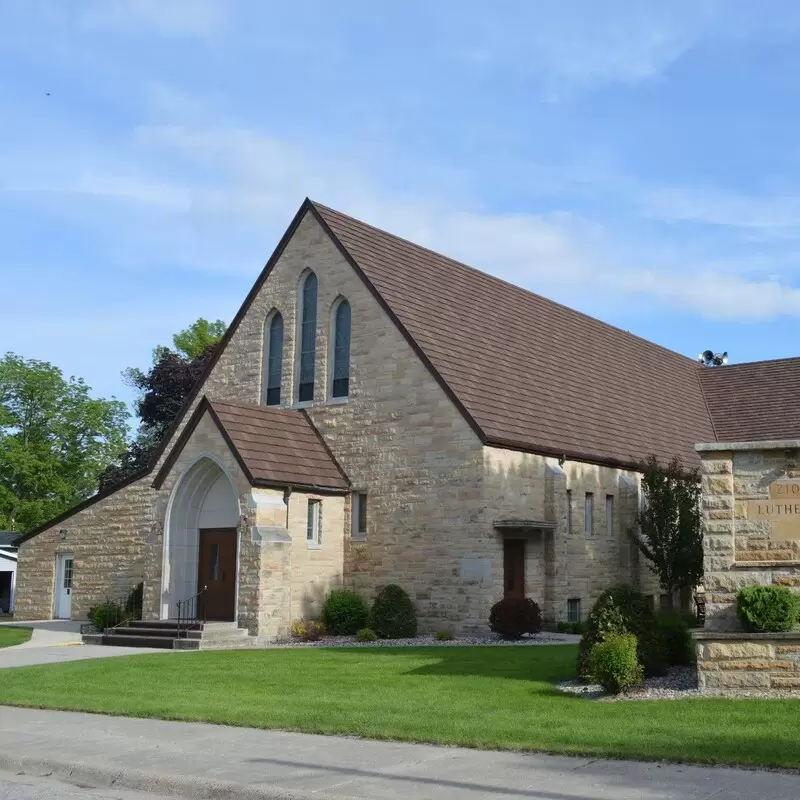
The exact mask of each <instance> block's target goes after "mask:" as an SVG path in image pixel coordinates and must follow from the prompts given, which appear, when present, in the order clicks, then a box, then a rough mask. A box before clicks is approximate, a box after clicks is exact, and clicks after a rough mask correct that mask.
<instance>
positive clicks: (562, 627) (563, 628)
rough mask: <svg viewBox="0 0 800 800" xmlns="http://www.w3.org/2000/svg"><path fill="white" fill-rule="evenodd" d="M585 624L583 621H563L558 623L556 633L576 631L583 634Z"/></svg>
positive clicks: (575, 632) (577, 633)
mask: <svg viewBox="0 0 800 800" xmlns="http://www.w3.org/2000/svg"><path fill="white" fill-rule="evenodd" d="M583 631H584V625H583V623H582V622H564V621H563V620H562V621H561V622H557V623H556V633H574V634H576V635H578V636H580V635H582V634H583Z"/></svg>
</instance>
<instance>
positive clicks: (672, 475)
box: [630, 455, 703, 594]
mask: <svg viewBox="0 0 800 800" xmlns="http://www.w3.org/2000/svg"><path fill="white" fill-rule="evenodd" d="M639 470H640V471H641V473H642V490H643V491H644V496H645V503H644V507H643V508H642V510H641V511H640V512H639V514H638V516H637V523H638V526H639V530H638V531H637V530H633V531H631V532H630V534H631V536H632V537H633V540H634V541H635V542H636V544H637V546H638V547H639V549H640V550H641V551H642V552H643V553H644V555H645V556H646V557H647V559H648V560H649V561H650V564H649V565H648V566H649V567H650V570H651V571H652V572H654V573H655V574H656V575H657V576H658V580H659V583H660V584H661V588H662V589H663V590H664V592H667V593H669V594H672V592H674V591H676V590H678V589H682V588H684V587H693V586H696V585H697V584H698V583H699V582H700V580H701V578H702V577H703V533H702V530H701V527H700V474H699V472H698V471H697V470H696V469H692V470H686V469H685V468H684V466H683V463H682V462H681V460H680V458H678V457H677V456H676V457H675V458H673V459H672V461H670V462H669V464H668V465H667V466H662V465H661V464H659V461H658V459H657V458H656V456H655V455H650V456H648V457H647V459H645V460H644V461H643V462H641V464H640V465H639Z"/></svg>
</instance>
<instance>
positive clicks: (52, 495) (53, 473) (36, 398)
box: [0, 353, 128, 531]
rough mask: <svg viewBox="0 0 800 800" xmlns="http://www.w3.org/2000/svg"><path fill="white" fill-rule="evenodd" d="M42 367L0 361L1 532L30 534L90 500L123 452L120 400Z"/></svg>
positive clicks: (123, 413) (7, 357)
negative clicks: (95, 392) (94, 392)
mask: <svg viewBox="0 0 800 800" xmlns="http://www.w3.org/2000/svg"><path fill="white" fill-rule="evenodd" d="M89 392H90V389H89V387H88V386H87V385H86V383H85V382H84V381H83V380H81V379H79V378H69V380H67V379H65V378H64V376H63V374H62V373H61V370H59V369H58V368H57V367H54V366H53V365H52V364H48V363H47V362H44V361H36V360H33V359H31V360H25V359H22V358H20V357H19V356H16V355H14V354H13V353H6V355H5V356H4V357H3V359H2V360H0V529H2V528H7V529H9V530H15V531H27V530H30V529H32V528H35V527H36V526H38V525H40V524H42V523H43V522H46V521H47V520H48V519H50V518H51V517H54V516H56V515H57V514H60V513H61V512H62V511H65V510H66V509H67V508H69V507H70V506H73V505H75V504H76V503H79V502H80V501H81V500H84V499H86V498H87V497H89V496H90V495H91V494H92V493H93V492H94V491H95V489H96V487H97V481H98V477H99V476H100V474H101V473H102V471H103V470H104V468H105V466H106V465H107V464H108V462H109V461H112V460H116V459H117V458H119V456H120V454H121V453H122V452H123V451H124V449H125V434H126V430H127V419H128V411H127V409H126V408H125V404H124V403H123V402H122V401H119V400H115V399H113V398H112V399H110V400H105V399H101V398H100V399H97V398H92V397H90V394H89Z"/></svg>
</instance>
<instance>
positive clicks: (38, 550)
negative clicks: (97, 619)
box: [14, 476, 160, 620]
mask: <svg viewBox="0 0 800 800" xmlns="http://www.w3.org/2000/svg"><path fill="white" fill-rule="evenodd" d="M151 480H152V478H150V476H147V477H144V478H142V479H140V480H138V481H136V482H135V483H131V484H129V485H128V486H125V487H123V488H122V489H120V490H118V491H116V492H114V493H113V494H110V495H109V496H108V497H106V498H104V499H102V500H99V501H98V502H96V503H94V504H92V505H90V506H89V507H88V508H86V509H84V510H83V511H80V512H78V513H76V514H74V515H73V516H71V517H68V518H67V519H65V520H63V521H61V522H59V523H57V524H55V525H53V526H52V527H51V528H48V529H47V530H45V531H43V532H42V533H40V534H39V535H38V536H35V537H33V538H32V539H29V540H28V541H27V542H24V543H23V544H22V545H21V547H20V548H19V561H18V565H17V575H18V580H17V592H16V601H15V608H14V618H15V619H20V620H32V619H51V618H52V617H53V616H54V613H55V608H54V588H55V579H56V575H55V572H56V556H57V555H58V554H59V553H70V554H73V555H74V556H75V562H74V565H73V585H72V617H73V618H74V619H85V618H86V615H87V613H88V611H89V608H90V607H91V606H93V605H96V604H98V603H102V602H103V601H105V600H106V599H111V600H120V599H124V598H125V597H126V596H127V593H128V592H129V591H130V589H132V588H133V587H134V586H135V585H136V584H137V583H139V581H141V580H143V579H144V576H145V563H146V561H147V560H148V558H149V557H150V555H149V554H150V553H151V551H152V550H154V549H158V548H160V545H159V541H158V526H157V525H156V523H155V519H154V516H153V501H154V496H155V492H154V491H153V489H151V488H150V483H151ZM62 532H63V534H62Z"/></svg>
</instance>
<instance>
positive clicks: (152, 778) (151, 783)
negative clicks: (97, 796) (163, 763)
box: [0, 753, 347, 800]
mask: <svg viewBox="0 0 800 800" xmlns="http://www.w3.org/2000/svg"><path fill="white" fill-rule="evenodd" d="M0 770H5V771H6V772H14V773H16V774H26V775H31V776H33V777H38V778H45V777H49V778H57V779H59V780H62V781H65V782H67V783H74V784H89V785H92V786H98V787H104V788H114V789H130V790H132V791H139V792H151V793H153V794H159V795H172V796H175V797H185V798H188V799H189V800H194V798H198V799H199V800H333V798H332V797H331V796H330V795H327V794H322V793H319V792H313V793H311V794H309V793H306V792H296V791H293V790H291V789H281V788H279V787H277V786H272V787H271V786H245V785H243V784H239V783H233V782H230V781H218V780H214V779H211V778H195V777H189V776H185V777H182V776H179V775H163V774H160V773H157V772H146V771H145V770H139V769H127V768H125V769H121V768H116V769H112V768H107V767H99V766H93V765H91V764H82V763H76V764H70V763H67V762H65V761H55V760H51V759H44V758H31V757H29V756H15V755H9V754H8V753H0ZM336 800H347V798H346V797H344V796H342V795H338V796H337V797H336Z"/></svg>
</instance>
